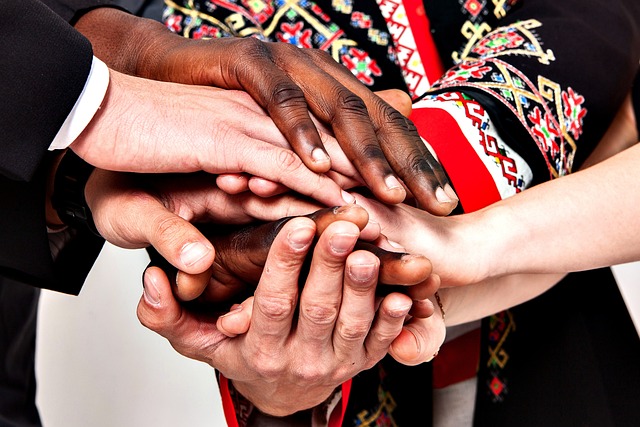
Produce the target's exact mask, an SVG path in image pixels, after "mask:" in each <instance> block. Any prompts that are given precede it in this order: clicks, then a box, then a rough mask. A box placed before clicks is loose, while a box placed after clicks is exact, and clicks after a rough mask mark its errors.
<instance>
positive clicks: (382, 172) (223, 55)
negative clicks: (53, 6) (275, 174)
mask: <svg viewBox="0 0 640 427" xmlns="http://www.w3.org/2000/svg"><path fill="white" fill-rule="evenodd" d="M76 28H77V29H78V30H79V31H81V32H82V33H83V34H84V35H85V36H87V37H88V38H89V40H90V41H91V42H92V44H93V46H94V52H95V54H96V55H97V56H98V57H100V58H101V59H103V60H104V61H105V62H106V63H107V64H108V65H110V66H111V67H112V68H114V69H116V70H120V71H123V72H127V73H130V74H134V75H139V76H142V77H145V78H150V79H156V80H166V81H173V82H181V83H188V84H197V85H213V86H216V87H220V88H225V89H241V90H244V91H246V92H248V93H249V94H250V95H251V96H252V97H253V98H254V99H255V100H256V102H257V103H258V104H259V105H260V106H262V107H263V108H264V109H265V110H266V111H267V112H268V113H269V115H270V116H271V117H272V118H273V120H274V122H275V123H276V125H277V126H278V128H279V129H280V130H281V131H282V133H283V134H284V135H285V137H286V139H287V141H288V142H289V143H290V144H291V146H292V147H293V149H294V151H295V152H296V153H297V154H298V155H299V156H300V158H301V159H302V161H303V162H304V164H305V165H307V167H308V168H309V169H311V170H313V171H315V172H327V171H328V170H329V169H330V167H331V162H330V159H329V156H328V155H327V153H326V151H325V150H324V149H323V144H322V140H321V138H320V135H319V134H318V132H317V130H316V127H315V125H314V123H313V121H312V119H311V116H310V114H309V111H310V112H311V113H312V114H313V115H315V116H316V117H317V118H318V119H319V120H320V121H321V122H323V123H325V124H328V125H329V126H330V127H331V129H332V130H333V132H334V134H335V136H336V138H337V140H338V142H339V143H340V146H341V147H342V150H344V152H345V154H346V155H347V157H348V158H349V159H350V160H351V161H352V162H353V163H354V165H355V167H356V169H357V170H358V172H359V173H360V175H361V176H362V177H363V179H364V181H365V182H366V183H367V185H368V186H369V187H370V188H371V190H372V191H373V193H374V194H375V195H376V197H377V198H379V199H380V200H383V201H385V202H389V203H398V202H401V201H402V200H404V198H405V195H406V192H405V189H404V188H403V186H402V184H401V182H400V181H399V180H398V178H400V180H402V181H404V183H405V184H406V186H407V187H408V188H409V190H410V191H411V192H412V193H413V195H414V197H415V198H416V199H417V200H418V201H419V202H420V204H421V206H423V207H424V208H425V209H427V210H428V211H430V212H434V213H436V214H440V215H444V214H448V213H450V212H451V211H452V210H453V208H454V207H455V206H456V204H457V198H455V195H454V194H453V190H451V188H450V186H448V185H447V184H448V179H447V177H446V175H445V173H444V171H443V169H442V167H441V165H440V164H439V163H438V162H437V161H436V160H435V159H434V157H433V156H432V155H431V153H430V152H429V150H428V149H427V148H426V147H425V145H424V144H423V142H422V141H421V139H420V137H419V135H418V133H417V131H416V129H415V126H414V125H413V123H412V122H411V121H410V120H408V119H407V118H406V117H404V116H403V115H402V114H400V113H399V112H398V111H397V110H395V109H393V108H391V107H390V106H389V105H388V104H387V103H385V102H384V101H382V100H381V99H380V98H379V97H377V96H375V95H374V94H373V93H372V92H371V91H369V90H368V89H367V88H366V87H365V86H364V85H363V84H362V83H360V82H359V81H358V80H357V78H355V76H353V74H351V72H349V71H348V70H347V69H346V68H344V67H343V66H341V65H339V64H338V63H337V62H335V61H334V60H333V59H332V58H331V57H330V56H329V55H328V54H326V53H325V52H322V51H320V50H315V49H299V48H297V47H295V46H293V45H289V44H287V43H265V42H261V41H258V40H256V39H253V38H247V39H239V38H225V39H214V40H189V39H185V38H182V37H180V36H178V35H175V34H172V33H170V32H169V31H168V30H167V29H166V28H165V27H164V26H163V25H161V24H160V23H157V22H153V21H150V20H141V19H140V18H136V17H134V16H131V15H129V14H126V13H123V12H121V11H119V10H116V9H108V8H100V9H95V10H93V11H91V12H88V13H87V14H85V15H84V16H83V17H82V18H81V19H80V20H79V21H78V22H77V24H76ZM257 76H260V77H257ZM199 154H200V155H202V153H199ZM396 174H397V175H396ZM438 188H440V189H441V190H440V191H439V193H440V195H441V197H442V196H444V195H445V194H446V193H445V192H444V191H442V189H447V191H448V193H449V195H450V196H453V197H454V198H453V199H451V200H449V201H445V202H439V201H438V199H437V198H436V196H435V193H436V190H437V189H438Z"/></svg>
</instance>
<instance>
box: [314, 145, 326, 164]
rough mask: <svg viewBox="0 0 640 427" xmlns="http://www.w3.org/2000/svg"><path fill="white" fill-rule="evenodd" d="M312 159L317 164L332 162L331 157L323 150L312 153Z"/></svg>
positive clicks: (318, 149)
mask: <svg viewBox="0 0 640 427" xmlns="http://www.w3.org/2000/svg"><path fill="white" fill-rule="evenodd" d="M311 158H312V159H313V161H314V162H316V163H326V162H328V161H329V160H330V158H329V155H328V154H327V153H326V151H324V150H323V149H322V148H314V149H313V151H312V152H311Z"/></svg>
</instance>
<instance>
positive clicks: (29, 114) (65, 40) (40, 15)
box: [0, 0, 93, 181]
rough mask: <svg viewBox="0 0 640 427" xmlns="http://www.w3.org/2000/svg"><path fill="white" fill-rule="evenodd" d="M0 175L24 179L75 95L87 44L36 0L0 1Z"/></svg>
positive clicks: (84, 72) (87, 65) (85, 68)
mask: <svg viewBox="0 0 640 427" xmlns="http://www.w3.org/2000/svg"><path fill="white" fill-rule="evenodd" d="M0 17H1V20H2V25H1V26H0V57H1V58H2V66H0V81H2V85H0V134H1V135H2V142H1V144H2V156H0V174H2V175H3V176H5V177H9V178H13V179H19V180H24V181H27V180H30V179H31V178H32V177H33V175H34V174H35V172H36V169H37V168H38V166H39V165H40V163H41V162H42V160H43V158H44V155H45V153H46V152H47V149H48V147H49V145H50V144H51V142H52V141H53V139H54V137H55V135H56V134H57V132H58V130H59V129H60V127H61V126H62V124H63V123H64V121H65V119H66V118H67V115H68V114H69V112H71V110H72V108H73V106H74V104H75V102H76V100H77V99H78V97H79V96H80V93H81V92H82V89H83V88H84V84H85V82H86V79H87V76H88V75H89V71H90V69H91V61H92V57H93V56H92V49H91V44H90V43H89V41H88V40H86V39H85V38H84V37H83V36H82V35H81V34H80V33H78V32H77V31H75V30H74V29H73V28H72V27H71V26H69V24H68V23H67V22H65V21H64V20H62V19H61V18H60V17H59V16H57V15H56V14H54V13H53V12H52V11H51V10H49V9H48V8H47V7H46V6H44V5H43V4H42V3H40V2H39V1H36V0H22V1H19V2H17V1H12V0H0Z"/></svg>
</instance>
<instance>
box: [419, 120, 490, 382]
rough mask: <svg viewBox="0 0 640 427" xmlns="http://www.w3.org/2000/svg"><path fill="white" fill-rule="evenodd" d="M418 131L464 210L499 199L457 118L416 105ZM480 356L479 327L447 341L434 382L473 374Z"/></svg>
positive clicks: (441, 350) (437, 358)
mask: <svg viewBox="0 0 640 427" xmlns="http://www.w3.org/2000/svg"><path fill="white" fill-rule="evenodd" d="M410 118H411V120H412V121H413V122H414V123H415V125H416V126H417V128H418V133H419V134H420V136H422V137H423V138H424V139H425V140H426V141H427V142H428V143H429V144H431V146H432V147H433V149H434V150H435V152H436V154H437V155H438V158H439V159H440V162H441V163H442V166H443V167H444V168H445V170H446V171H447V173H448V174H449V178H450V179H451V182H452V183H453V186H454V188H455V190H456V193H457V194H458V197H459V198H460V204H461V205H462V207H463V209H464V211H465V212H472V211H475V210H477V209H480V208H483V207H485V206H487V205H489V204H491V203H494V202H497V201H498V200H500V199H501V196H500V193H499V192H498V188H497V187H496V184H495V181H494V180H493V177H492V176H491V174H490V173H489V171H488V170H487V167H486V166H485V165H484V163H482V161H481V160H480V159H479V158H478V155H477V154H476V152H475V150H474V149H473V148H472V147H471V145H470V142H469V141H468V140H467V138H466V137H465V136H464V134H463V133H462V130H461V129H460V126H459V125H458V122H457V121H456V120H455V119H454V118H453V117H451V115H450V114H449V113H447V112H446V111H444V110H441V109H438V108H417V109H414V110H413V112H412V113H411V116H410ZM479 358H480V329H476V330H474V331H471V332H468V333H467V334H465V335H462V336H461V337H458V338H456V339H453V340H451V341H448V342H447V343H445V344H444V345H442V347H441V348H440V351H439V354H438V357H436V358H435V359H434V360H433V362H432V363H433V385H434V387H436V388H443V387H446V386H449V385H451V384H455V383H458V382H460V381H464V380H467V379H469V378H472V377H474V376H475V375H476V374H477V370H478V361H479Z"/></svg>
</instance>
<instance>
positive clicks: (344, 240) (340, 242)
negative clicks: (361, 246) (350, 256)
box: [329, 233, 358, 254]
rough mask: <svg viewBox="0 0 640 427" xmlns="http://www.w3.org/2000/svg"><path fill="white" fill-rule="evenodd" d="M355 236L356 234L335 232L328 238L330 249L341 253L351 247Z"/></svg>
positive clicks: (354, 241)
mask: <svg viewBox="0 0 640 427" xmlns="http://www.w3.org/2000/svg"><path fill="white" fill-rule="evenodd" d="M357 238H358V235H357V234H349V233H336V234H334V235H333V236H331V238H330V239H329V245H330V246H331V249H333V250H334V251H336V252H337V253H339V254H342V253H345V252H348V251H350V250H352V249H353V247H354V245H355V244H356V239H357Z"/></svg>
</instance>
